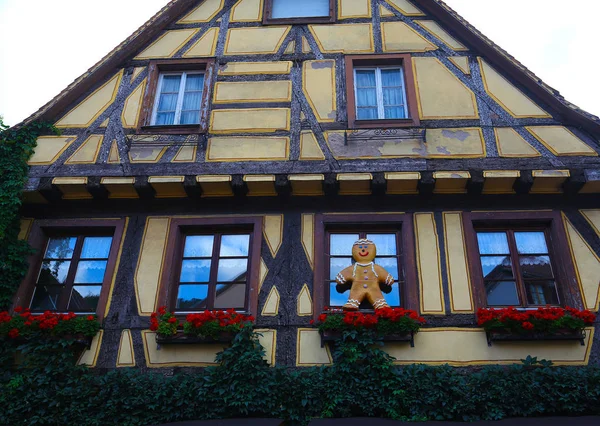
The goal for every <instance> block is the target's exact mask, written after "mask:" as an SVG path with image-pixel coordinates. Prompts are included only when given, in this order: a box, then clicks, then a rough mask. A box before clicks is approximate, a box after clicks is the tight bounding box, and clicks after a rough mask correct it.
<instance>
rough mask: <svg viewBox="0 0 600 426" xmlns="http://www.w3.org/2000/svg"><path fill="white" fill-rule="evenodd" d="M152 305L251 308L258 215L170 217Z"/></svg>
mask: <svg viewBox="0 0 600 426" xmlns="http://www.w3.org/2000/svg"><path fill="white" fill-rule="evenodd" d="M170 229H171V231H170V234H169V241H168V244H167V248H166V253H169V257H168V258H167V259H166V261H165V262H166V264H169V265H172V266H171V267H170V268H165V270H164V271H163V276H162V277H161V288H160V293H159V301H158V304H157V306H161V305H166V306H168V307H169V309H170V310H171V311H173V312H176V313H177V314H185V313H188V312H199V311H205V310H213V309H216V310H227V309H235V310H237V311H240V312H247V313H251V314H254V315H255V314H256V310H257V304H258V285H259V282H258V281H259V267H260V250H261V243H262V218H261V217H236V218H203V219H190V218H174V219H172V221H171V228H170Z"/></svg>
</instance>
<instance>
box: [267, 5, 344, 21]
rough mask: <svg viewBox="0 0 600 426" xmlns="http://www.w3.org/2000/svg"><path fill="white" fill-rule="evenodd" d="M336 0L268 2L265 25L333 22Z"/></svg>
mask: <svg viewBox="0 0 600 426" xmlns="http://www.w3.org/2000/svg"><path fill="white" fill-rule="evenodd" d="M334 8H335V0H303V1H297V0H266V2H265V14H264V16H265V19H264V21H265V23H270V22H271V23H284V22H292V23H299V22H333V21H334V13H333V12H334Z"/></svg>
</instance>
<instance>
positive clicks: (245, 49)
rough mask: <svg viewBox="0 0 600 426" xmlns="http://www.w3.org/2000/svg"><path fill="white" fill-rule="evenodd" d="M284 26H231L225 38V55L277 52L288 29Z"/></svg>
mask: <svg viewBox="0 0 600 426" xmlns="http://www.w3.org/2000/svg"><path fill="white" fill-rule="evenodd" d="M290 28H291V27H289V26H286V27H260V28H231V29H229V31H228V32H227V39H226V40H225V52H224V53H225V55H252V54H255V55H258V54H262V55H268V54H273V53H277V51H278V50H279V48H280V47H281V44H282V43H283V40H284V39H285V37H286V36H287V34H288V32H289V31H290Z"/></svg>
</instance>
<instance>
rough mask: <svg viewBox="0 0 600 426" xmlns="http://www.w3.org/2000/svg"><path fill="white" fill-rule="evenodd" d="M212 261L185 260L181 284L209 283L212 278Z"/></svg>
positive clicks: (182, 265)
mask: <svg viewBox="0 0 600 426" xmlns="http://www.w3.org/2000/svg"><path fill="white" fill-rule="evenodd" d="M210 262H211V261H210V260H184V261H183V263H182V264H181V275H180V276H179V282H182V283H207V282H208V281H209V277H210Z"/></svg>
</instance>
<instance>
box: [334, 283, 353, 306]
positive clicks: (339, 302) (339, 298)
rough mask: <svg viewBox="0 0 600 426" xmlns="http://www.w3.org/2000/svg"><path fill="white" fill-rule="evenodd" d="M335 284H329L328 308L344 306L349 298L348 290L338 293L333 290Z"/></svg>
mask: <svg viewBox="0 0 600 426" xmlns="http://www.w3.org/2000/svg"><path fill="white" fill-rule="evenodd" d="M336 285H337V284H336V283H330V284H329V306H337V307H339V306H344V305H345V304H346V302H347V301H348V298H349V297H350V290H346V291H345V292H344V293H338V292H337V290H336V289H335V287H336Z"/></svg>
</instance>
